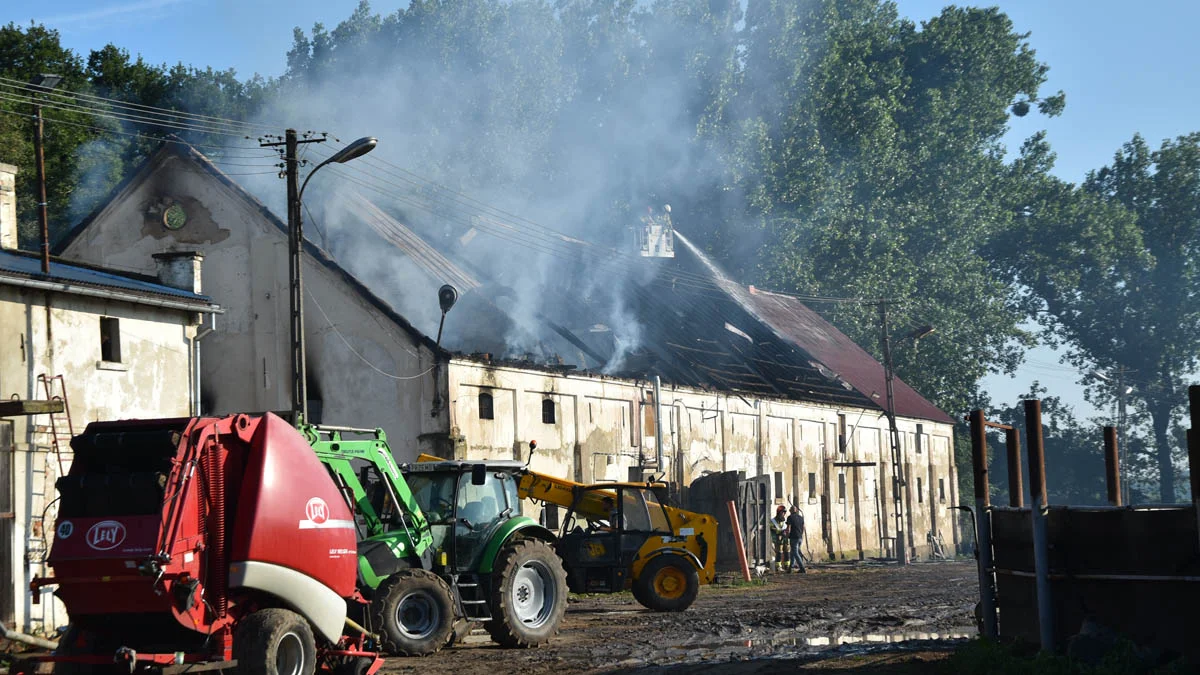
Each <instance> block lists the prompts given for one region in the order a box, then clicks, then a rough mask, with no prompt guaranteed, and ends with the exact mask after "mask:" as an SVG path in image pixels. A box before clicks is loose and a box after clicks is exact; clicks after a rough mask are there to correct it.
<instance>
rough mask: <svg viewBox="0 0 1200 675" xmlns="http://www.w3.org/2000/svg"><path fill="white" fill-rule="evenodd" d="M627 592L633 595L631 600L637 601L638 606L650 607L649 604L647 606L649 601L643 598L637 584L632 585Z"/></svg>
mask: <svg viewBox="0 0 1200 675" xmlns="http://www.w3.org/2000/svg"><path fill="white" fill-rule="evenodd" d="M629 592H631V593H633V599H634V600H637V601H638V604H639V605H641V606H642V607H649V606H650V604H649V603H650V601H649V600H647V599H646V596H645V595H644V594H643V593H642V587H641V586H639V585H638V584H636V583H634V584H632V585H631V586H630V587H629Z"/></svg>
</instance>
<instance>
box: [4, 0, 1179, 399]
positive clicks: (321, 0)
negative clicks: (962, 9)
mask: <svg viewBox="0 0 1200 675" xmlns="http://www.w3.org/2000/svg"><path fill="white" fill-rule="evenodd" d="M356 4H357V0H49V1H47V0H6V2H5V8H4V11H3V12H0V21H3V22H7V21H14V22H17V23H19V24H28V22H29V21H31V20H33V21H37V22H40V23H44V24H46V25H47V26H49V27H52V28H56V29H58V30H59V32H60V33H61V36H62V40H63V43H64V44H65V45H66V46H67V47H70V48H72V49H74V50H75V51H76V52H78V53H80V54H83V55H85V56H86V54H87V52H88V51H90V50H92V49H98V48H100V47H103V46H104V45H105V44H107V43H109V42H112V43H113V44H116V45H118V46H120V47H123V48H125V49H127V50H128V51H129V52H130V53H131V54H135V55H136V54H140V55H142V56H143V57H145V59H146V60H147V61H149V62H151V63H167V64H171V65H173V64H175V63H180V62H182V63H184V64H190V65H197V66H201V67H203V66H211V67H213V68H216V69H226V68H233V69H235V70H236V71H237V73H238V74H239V75H240V76H242V77H248V76H250V75H252V74H254V73H259V74H261V75H264V76H275V75H279V74H280V73H282V72H283V69H284V66H285V55H286V53H287V50H288V49H289V47H290V46H291V43H292V29H293V28H294V27H296V26H300V27H302V28H304V29H305V30H309V29H311V28H312V26H313V24H314V23H316V22H323V23H324V24H325V26H326V27H327V28H329V29H332V28H333V27H334V26H336V25H337V23H338V22H339V21H341V20H343V19H345V18H346V17H347V16H349V14H350V12H351V11H352V10H353V9H354V7H355V5H356ZM946 4H947V3H946V2H945V1H944V0H897V6H898V9H899V12H900V14H901V16H904V17H907V18H910V19H912V20H914V21H917V22H920V21H922V20H925V19H928V18H930V17H932V16H935V15H936V14H937V13H938V12H940V10H941V8H942V7H943V6H945V5H946ZM961 4H972V3H967V2H964V3H961ZM975 4H987V5H997V6H999V7H1000V9H1001V10H1002V11H1003V12H1005V13H1006V14H1008V16H1009V17H1010V18H1011V19H1012V20H1013V23H1014V26H1015V27H1016V29H1017V30H1018V31H1021V32H1028V33H1030V36H1029V42H1030V44H1031V46H1032V47H1033V48H1034V49H1035V50H1036V52H1037V56H1038V58H1039V59H1040V60H1041V61H1043V62H1045V63H1047V64H1048V65H1049V66H1050V71H1049V75H1048V81H1047V82H1046V84H1045V86H1044V89H1043V92H1042V93H1043V94H1046V95H1048V94H1053V93H1055V92H1057V91H1059V90H1060V89H1061V90H1063V91H1065V92H1066V95H1067V107H1066V111H1065V112H1064V114H1063V115H1062V116H1061V117H1059V118H1055V119H1046V118H1045V117H1042V116H1040V115H1037V114H1030V115H1029V116H1028V117H1026V118H1023V119H1017V118H1014V121H1013V124H1012V129H1011V131H1010V133H1009V135H1008V137H1007V138H1006V142H1007V143H1008V144H1009V147H1010V148H1012V149H1014V150H1015V148H1016V147H1018V146H1019V144H1020V142H1021V141H1022V140H1023V139H1024V138H1027V137H1028V136H1030V135H1031V134H1033V133H1035V132H1037V131H1039V130H1042V129H1044V130H1046V132H1047V134H1048V138H1049V141H1050V144H1051V147H1052V148H1053V149H1054V150H1055V152H1056V153H1057V155H1058V161H1057V164H1056V167H1055V173H1056V174H1057V175H1058V176H1059V177H1061V178H1063V179H1065V180H1069V181H1072V182H1078V181H1080V180H1082V179H1083V178H1084V176H1085V175H1086V173H1087V172H1088V171H1089V170H1092V169H1096V168H1099V167H1101V166H1103V165H1104V164H1106V163H1108V162H1109V161H1110V160H1111V159H1112V157H1113V154H1114V153H1115V152H1116V151H1117V150H1118V148H1119V147H1120V146H1121V144H1122V143H1124V142H1126V141H1128V140H1129V139H1130V138H1131V137H1132V136H1133V134H1134V133H1135V132H1140V133H1141V134H1142V135H1143V136H1144V137H1146V139H1147V140H1148V142H1149V143H1150V144H1151V145H1152V146H1157V145H1159V144H1160V143H1161V142H1162V141H1163V140H1164V139H1167V138H1173V137H1175V136H1178V135H1181V134H1185V133H1189V132H1191V131H1194V130H1200V116H1197V114H1196V112H1195V111H1197V110H1198V109H1200V68H1197V67H1196V66H1197V63H1198V62H1200V58H1198V57H1200V41H1197V40H1196V39H1195V27H1196V26H1197V25H1200V2H1192V1H1189V0H1144V1H1143V2H1136V3H1134V2H1128V1H1118V0H995V1H994V2H990V3H975ZM406 5H407V0H374V1H373V2H372V9H373V10H374V11H376V12H379V13H384V14H388V13H391V12H394V11H396V10H397V9H399V8H400V7H403V6H406ZM1077 379H1079V373H1077V372H1075V371H1074V369H1072V368H1070V367H1067V366H1065V365H1063V364H1060V363H1059V362H1058V355H1057V354H1056V353H1055V352H1053V351H1051V350H1049V349H1048V348H1039V349H1035V350H1033V351H1031V352H1030V353H1029V355H1028V362H1027V364H1026V365H1025V366H1024V367H1023V368H1022V369H1021V370H1020V371H1019V372H1018V373H1017V376H1016V377H1007V376H993V377H989V378H987V379H986V380H985V381H984V389H985V390H986V391H988V392H989V393H990V394H991V397H992V400H993V402H995V403H997V404H1001V403H1003V404H1015V403H1016V400H1017V397H1018V396H1019V395H1020V394H1022V393H1024V392H1026V391H1028V389H1029V386H1030V384H1031V382H1032V381H1033V380H1038V381H1040V382H1041V383H1042V384H1043V385H1044V386H1047V387H1048V388H1049V389H1050V394H1052V395H1058V396H1061V397H1062V398H1063V399H1064V400H1065V401H1066V402H1068V403H1071V404H1074V405H1075V406H1076V411H1077V412H1078V413H1080V414H1083V415H1092V414H1096V411H1094V410H1093V409H1092V408H1091V407H1090V406H1088V405H1087V404H1086V403H1085V402H1084V401H1083V398H1082V391H1081V389H1080V388H1079V387H1078V386H1077V385H1075V384H1074V381H1075V380H1077ZM1101 414H1108V411H1103V412H1102V413H1101Z"/></svg>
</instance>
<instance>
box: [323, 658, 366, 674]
mask: <svg viewBox="0 0 1200 675" xmlns="http://www.w3.org/2000/svg"><path fill="white" fill-rule="evenodd" d="M374 662H375V660H374V659H369V658H366V657H364V656H360V657H357V658H355V657H353V656H352V657H350V658H348V659H346V660H345V661H343V662H342V663H340V664H338V666H337V667H336V668H334V669H333V675H367V671H368V670H370V669H371V664H372V663H374Z"/></svg>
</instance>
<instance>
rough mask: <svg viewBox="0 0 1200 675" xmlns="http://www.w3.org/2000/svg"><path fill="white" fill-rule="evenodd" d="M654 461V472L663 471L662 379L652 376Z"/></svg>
mask: <svg viewBox="0 0 1200 675" xmlns="http://www.w3.org/2000/svg"><path fill="white" fill-rule="evenodd" d="M654 461H655V467H654V468H655V470H656V471H658V472H659V473H662V471H663V433H662V378H661V377H659V376H658V375H655V376H654Z"/></svg>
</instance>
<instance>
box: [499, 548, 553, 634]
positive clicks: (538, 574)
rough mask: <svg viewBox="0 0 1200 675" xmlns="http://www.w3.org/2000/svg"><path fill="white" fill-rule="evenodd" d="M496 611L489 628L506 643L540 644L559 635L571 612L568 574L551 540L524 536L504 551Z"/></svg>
mask: <svg viewBox="0 0 1200 675" xmlns="http://www.w3.org/2000/svg"><path fill="white" fill-rule="evenodd" d="M491 610H492V620H491V621H488V622H486V623H485V624H484V628H486V629H487V632H488V634H489V635H491V636H492V640H494V641H495V642H496V643H498V644H500V645H501V646H503V647H537V646H538V645H541V644H545V643H546V642H548V641H549V640H550V638H552V637H554V636H555V635H556V634H558V629H559V627H560V626H561V625H562V620H563V615H564V614H566V611H567V573H566V571H564V570H563V566H562V561H561V560H559V558H558V554H556V553H555V552H554V549H553V548H551V547H550V545H549V544H547V543H546V542H544V541H542V540H540V539H522V540H519V541H516V542H513V543H510V544H508V545H507V546H505V547H504V548H502V549H501V550H500V553H499V555H497V556H496V564H495V567H494V568H493V572H492V597H491Z"/></svg>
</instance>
